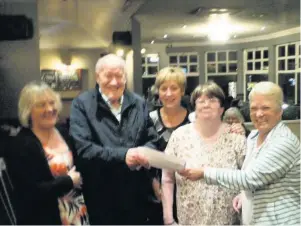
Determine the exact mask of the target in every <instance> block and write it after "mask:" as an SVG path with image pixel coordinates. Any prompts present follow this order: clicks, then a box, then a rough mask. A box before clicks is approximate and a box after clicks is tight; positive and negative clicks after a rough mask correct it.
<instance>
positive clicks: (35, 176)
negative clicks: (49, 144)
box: [6, 128, 73, 225]
mask: <svg viewBox="0 0 301 226" xmlns="http://www.w3.org/2000/svg"><path fill="white" fill-rule="evenodd" d="M59 132H60V134H61V135H62V137H63V138H64V139H65V141H66V143H67V145H68V146H69V149H71V148H72V143H71V140H70V139H69V137H68V133H67V132H66V131H64V130H62V129H61V128H60V129H59ZM6 163H7V168H8V172H9V175H10V177H11V180H12V184H13V186H14V191H13V204H14V208H15V212H16V217H17V224H26V225H36V224H40V225H43V224H44V225H45V224H47V225H57V224H62V222H61V219H60V212H59V207H58V198H59V197H62V196H64V195H65V194H67V193H68V192H69V191H70V190H71V189H72V188H73V182H72V179H71V178H70V177H69V176H68V175H66V176H58V177H53V175H52V173H51V171H50V168H49V165H48V161H47V158H46V156H45V153H44V149H43V147H42V144H41V142H40V141H39V139H38V138H37V137H36V136H35V135H34V133H33V132H32V131H31V130H30V129H26V128H23V129H22V130H21V131H20V132H19V134H18V135H17V136H16V137H15V138H14V144H13V145H12V148H11V149H10V150H9V151H8V152H7V158H6Z"/></svg>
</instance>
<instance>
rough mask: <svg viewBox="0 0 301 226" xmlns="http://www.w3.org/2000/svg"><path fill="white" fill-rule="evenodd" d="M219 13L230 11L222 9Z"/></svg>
mask: <svg viewBox="0 0 301 226" xmlns="http://www.w3.org/2000/svg"><path fill="white" fill-rule="evenodd" d="M219 11H220V12H227V11H228V10H227V9H220V10H219Z"/></svg>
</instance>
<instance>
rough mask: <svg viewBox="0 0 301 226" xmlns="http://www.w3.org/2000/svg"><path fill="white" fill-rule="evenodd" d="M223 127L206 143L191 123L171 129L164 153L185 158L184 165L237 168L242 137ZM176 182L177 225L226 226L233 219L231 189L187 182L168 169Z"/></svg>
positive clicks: (242, 148) (232, 193)
mask: <svg viewBox="0 0 301 226" xmlns="http://www.w3.org/2000/svg"><path fill="white" fill-rule="evenodd" d="M223 126H224V128H223V130H222V132H221V134H220V135H219V137H218V139H217V140H216V141H215V142H214V143H210V144H209V143H206V142H204V141H203V140H202V138H201V137H200V136H199V134H198V132H197V131H196V130H195V128H194V123H191V124H188V125H185V126H182V127H180V128H179V129H177V130H176V131H174V132H173V134H172V136H171V138H170V141H169V143H168V145H167V148H166V150H165V153H166V154H167V155H174V156H177V157H179V158H181V159H184V160H186V166H187V168H197V167H201V166H212V167H217V168H231V169H236V168H238V167H239V165H238V164H239V159H240V158H241V156H242V155H243V154H244V153H245V147H246V146H245V145H246V143H245V142H246V139H245V136H243V135H239V134H234V133H231V132H230V126H229V125H226V124H223ZM168 174H169V175H168V176H171V177H174V175H175V180H176V184H177V200H176V201H177V211H178V219H179V224H181V225H196V224H197V225H229V224H232V223H233V222H234V221H235V220H237V219H236V217H237V216H236V214H235V211H234V209H233V207H232V199H233V198H234V196H235V195H237V194H238V192H239V191H237V192H235V191H232V190H227V189H224V188H221V187H218V186H210V185H207V184H206V183H205V181H204V180H198V181H190V180H187V179H185V178H183V177H182V176H181V175H179V174H177V173H175V174H174V173H173V172H169V173H168Z"/></svg>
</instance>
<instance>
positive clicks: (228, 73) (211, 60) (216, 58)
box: [205, 50, 237, 97]
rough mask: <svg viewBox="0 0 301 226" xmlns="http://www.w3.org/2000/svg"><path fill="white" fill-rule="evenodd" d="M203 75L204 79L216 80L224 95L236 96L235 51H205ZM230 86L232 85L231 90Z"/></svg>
mask: <svg viewBox="0 0 301 226" xmlns="http://www.w3.org/2000/svg"><path fill="white" fill-rule="evenodd" d="M205 75H206V81H208V80H211V81H214V82H216V83H217V84H218V85H219V86H220V87H221V88H222V89H223V91H224V92H225V95H226V96H229V95H231V96H233V97H236V82H237V51H234V50H227V51H214V52H206V55H205ZM230 86H231V87H232V88H231V91H230V89H229V87H230ZM233 87H234V88H233ZM233 89H234V90H233Z"/></svg>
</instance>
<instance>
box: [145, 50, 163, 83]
mask: <svg viewBox="0 0 301 226" xmlns="http://www.w3.org/2000/svg"><path fill="white" fill-rule="evenodd" d="M150 56H157V57H158V61H157V62H155V63H149V62H148V61H147V58H148V57H150ZM142 58H144V63H142V62H141V67H142V68H143V67H144V68H145V71H144V73H143V74H142V78H154V77H156V74H157V73H158V72H159V70H160V56H159V54H158V53H147V54H143V55H142V56H141V60H142ZM149 67H157V73H156V74H148V68H149ZM142 71H143V70H142Z"/></svg>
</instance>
